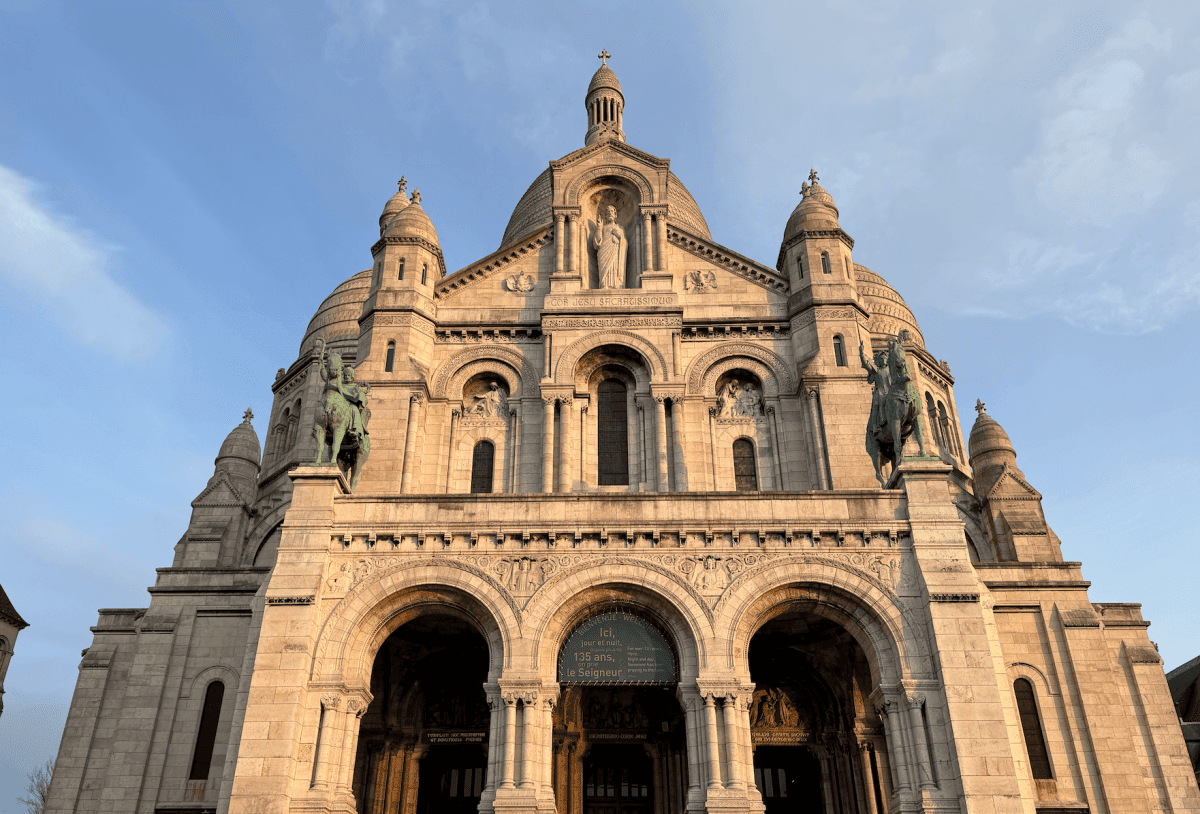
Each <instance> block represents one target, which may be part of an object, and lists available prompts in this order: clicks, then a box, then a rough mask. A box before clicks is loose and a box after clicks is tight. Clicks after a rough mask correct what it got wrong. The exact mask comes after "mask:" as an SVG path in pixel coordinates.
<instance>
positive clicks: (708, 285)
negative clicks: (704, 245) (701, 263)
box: [683, 269, 717, 294]
mask: <svg viewBox="0 0 1200 814" xmlns="http://www.w3.org/2000/svg"><path fill="white" fill-rule="evenodd" d="M683 290H684V291H691V292H693V293H696V294H707V293H709V292H711V291H716V290H717V275H716V274H715V273H714V272H713V271H711V270H710V269H695V270H693V271H685V272H684V273H683Z"/></svg>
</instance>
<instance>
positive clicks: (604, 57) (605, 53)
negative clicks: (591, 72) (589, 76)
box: [596, 48, 612, 67]
mask: <svg viewBox="0 0 1200 814" xmlns="http://www.w3.org/2000/svg"><path fill="white" fill-rule="evenodd" d="M596 58H597V59H600V60H602V63H603V64H602V65H601V67H604V65H607V64H608V61H609V60H610V59H612V54H610V53H609V52H608V49H607V48H605V49H604V50H603V51H601V52H600V53H598V54H596Z"/></svg>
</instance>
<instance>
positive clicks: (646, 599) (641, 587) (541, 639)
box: [525, 557, 713, 683]
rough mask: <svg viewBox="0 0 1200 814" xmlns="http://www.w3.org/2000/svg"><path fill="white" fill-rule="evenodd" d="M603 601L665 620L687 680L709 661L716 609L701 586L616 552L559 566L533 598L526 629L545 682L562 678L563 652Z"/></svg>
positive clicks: (534, 661)
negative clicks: (698, 588)
mask: <svg viewBox="0 0 1200 814" xmlns="http://www.w3.org/2000/svg"><path fill="white" fill-rule="evenodd" d="M585 586H586V587H585ZM598 606H610V607H611V606H620V607H627V608H630V609H632V610H635V611H639V610H640V611H642V612H643V613H648V614H649V615H651V616H653V617H654V618H655V619H656V620H657V621H659V622H661V623H662V625H663V626H664V627H665V628H666V629H667V630H668V632H669V633H670V634H671V637H672V638H673V639H674V644H675V652H676V655H677V656H678V657H679V680H680V681H681V682H682V681H684V680H693V681H694V680H695V679H696V677H697V676H698V675H699V672H700V670H701V669H703V668H704V667H705V666H706V665H707V663H708V660H709V656H708V652H707V647H706V643H707V642H708V641H709V640H710V639H711V637H712V629H713V628H712V612H711V611H710V610H709V609H708V606H707V605H706V604H705V602H704V599H703V598H702V597H701V596H700V594H699V593H697V592H696V589H695V588H693V587H692V586H691V585H689V584H688V583H687V581H686V580H685V579H683V577H682V576H681V575H677V574H675V573H674V572H672V571H671V570H670V569H668V568H665V567H663V566H660V565H658V564H656V563H649V562H646V561H645V560H636V559H633V558H632V557H612V558H607V559H604V560H602V561H599V562H593V563H588V564H585V565H580V566H576V567H573V568H565V569H562V570H560V571H558V572H557V573H555V574H554V576H552V577H551V578H550V579H549V580H547V581H546V582H545V583H544V584H543V585H542V586H541V587H540V588H539V589H538V591H537V592H536V593H535V594H534V595H533V597H532V598H531V599H530V600H529V604H528V605H527V606H526V607H527V617H526V618H527V622H526V624H525V628H526V630H528V631H529V633H530V636H531V638H532V639H533V643H534V644H533V647H534V650H533V654H532V656H533V663H534V666H535V667H536V669H537V672H538V675H539V677H540V678H541V680H542V681H544V682H550V683H553V682H555V681H557V675H556V667H557V663H558V651H559V650H560V649H561V648H562V645H563V643H564V642H565V641H566V638H567V636H568V635H569V634H570V632H571V631H572V630H573V629H574V628H575V626H576V625H577V623H579V622H581V621H583V619H584V618H586V617H587V616H589V615H591V614H592V613H594V612H596V609H597V607H598Z"/></svg>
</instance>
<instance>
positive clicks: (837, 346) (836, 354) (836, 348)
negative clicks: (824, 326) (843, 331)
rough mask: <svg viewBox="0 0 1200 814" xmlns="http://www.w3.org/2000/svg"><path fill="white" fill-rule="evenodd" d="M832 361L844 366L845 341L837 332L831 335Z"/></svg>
mask: <svg viewBox="0 0 1200 814" xmlns="http://www.w3.org/2000/svg"><path fill="white" fill-rule="evenodd" d="M833 361H834V362H835V363H837V366H838V367H845V366H846V343H845V342H844V341H842V337H841V335H839V334H834V337H833Z"/></svg>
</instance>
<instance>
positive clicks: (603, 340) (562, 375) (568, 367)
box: [554, 330, 669, 384]
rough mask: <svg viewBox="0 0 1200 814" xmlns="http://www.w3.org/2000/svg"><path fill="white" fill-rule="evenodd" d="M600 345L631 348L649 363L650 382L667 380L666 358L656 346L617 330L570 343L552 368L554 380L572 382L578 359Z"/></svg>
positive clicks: (599, 332) (632, 334)
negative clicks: (655, 366)
mask: <svg viewBox="0 0 1200 814" xmlns="http://www.w3.org/2000/svg"><path fill="white" fill-rule="evenodd" d="M601 345H624V346H625V347H628V348H632V349H633V350H635V351H637V352H638V353H640V354H641V355H642V357H643V358H646V360H647V361H648V362H651V365H650V367H651V370H650V378H651V380H658V381H668V380H669V375H668V372H667V371H668V370H669V368H668V367H667V360H666V358H664V357H663V355H662V351H660V350H659V349H658V347H657V346H655V345H653V344H651V343H650V342H648V341H647V340H646V339H645V337H642V336H639V335H638V334H635V333H630V332H629V331H619V330H605V331H598V332H596V333H592V334H588V335H587V336H585V337H583V338H582V339H577V340H575V341H574V342H572V343H571V344H570V345H569V346H568V347H567V348H566V350H564V351H563V352H562V353H561V354H559V357H558V361H557V363H556V364H555V368H554V380H555V381H556V382H557V383H559V384H570V383H571V382H572V381H573V380H574V377H575V365H577V364H579V359H580V358H581V357H582V356H583V354H585V353H587V352H588V351H590V350H592V349H593V348H598V347H600V346H601ZM647 351H648V352H649V353H648V352H647ZM651 357H652V358H651ZM654 362H657V364H658V366H657V369H655V368H654V365H653V363H654Z"/></svg>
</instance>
